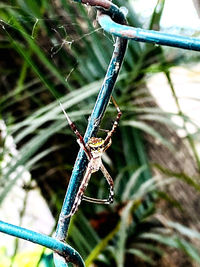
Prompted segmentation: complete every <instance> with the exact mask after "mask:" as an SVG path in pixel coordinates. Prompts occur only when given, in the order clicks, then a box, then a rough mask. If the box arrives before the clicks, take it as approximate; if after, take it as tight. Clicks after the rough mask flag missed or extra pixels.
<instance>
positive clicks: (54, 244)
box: [0, 221, 85, 267]
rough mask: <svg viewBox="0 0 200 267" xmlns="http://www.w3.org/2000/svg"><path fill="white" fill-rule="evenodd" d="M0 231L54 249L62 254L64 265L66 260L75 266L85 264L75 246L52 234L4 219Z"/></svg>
mask: <svg viewBox="0 0 200 267" xmlns="http://www.w3.org/2000/svg"><path fill="white" fill-rule="evenodd" d="M0 232H2V233H5V234H9V235H12V236H15V237H19V238H22V239H25V240H27V241H30V242H33V243H36V244H39V245H41V246H44V247H47V248H50V249H52V250H53V251H54V252H56V253H57V254H59V255H60V256H62V260H64V259H65V262H63V265H62V266H67V263H66V262H72V263H73V264H74V265H75V266H79V267H84V266H85V265H84V262H83V260H82V258H81V256H80V254H79V253H78V252H77V251H76V250H75V249H74V248H72V247H71V246H69V245H67V244H65V243H64V242H61V241H59V240H56V239H54V238H52V237H50V236H47V235H44V234H40V233H37V232H34V231H31V230H28V229H26V228H22V227H19V226H16V225H13V224H9V223H5V222H2V221H0Z"/></svg>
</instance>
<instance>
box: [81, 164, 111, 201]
mask: <svg viewBox="0 0 200 267" xmlns="http://www.w3.org/2000/svg"><path fill="white" fill-rule="evenodd" d="M100 170H101V171H102V173H103V175H104V177H105V178H106V180H107V182H108V184H109V187H110V192H109V196H108V198H107V199H98V198H91V197H88V196H83V197H82V199H83V200H85V201H87V202H91V203H95V204H111V203H113V197H114V182H113V179H112V177H111V176H110V174H109V173H108V171H107V170H106V168H105V167H104V165H103V164H102V165H101V167H100Z"/></svg>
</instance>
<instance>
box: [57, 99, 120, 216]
mask: <svg viewBox="0 0 200 267" xmlns="http://www.w3.org/2000/svg"><path fill="white" fill-rule="evenodd" d="M111 99H112V101H113V103H114V105H115V107H116V109H117V117H116V119H115V121H114V123H113V126H112V129H111V130H106V132H107V136H106V138H105V139H102V138H98V137H91V138H89V140H88V142H87V143H85V142H84V139H83V137H82V136H81V134H80V133H79V131H78V129H77V128H76V126H75V124H74V123H73V122H72V121H71V120H70V118H69V116H68V115H67V113H66V112H65V110H64V108H63V106H62V104H61V103H60V106H61V108H62V110H63V112H64V114H65V117H66V119H67V121H68V123H69V126H70V127H71V129H72V131H73V132H74V133H75V135H76V137H77V142H78V144H79V145H80V147H81V148H82V149H83V150H84V151H85V153H86V156H87V158H88V161H89V162H88V165H87V168H86V171H85V173H84V177H83V180H82V182H81V185H80V187H79V189H78V192H77V195H76V198H75V201H74V204H73V206H72V209H71V211H70V213H69V214H68V215H66V216H65V218H68V217H71V216H72V215H74V213H75V212H76V211H77V209H78V206H79V205H80V203H81V200H85V201H88V202H92V203H96V204H111V203H113V197H114V182H113V179H112V177H111V176H110V174H109V173H108V171H107V170H106V168H105V166H104V165H103V163H102V155H103V153H104V152H105V151H106V150H107V149H108V148H109V147H110V145H111V142H112V141H111V137H112V135H113V133H114V132H115V130H116V128H117V126H118V123H119V120H120V117H121V115H122V113H121V111H120V108H119V106H118V105H117V103H116V102H115V100H114V98H113V97H111ZM99 170H101V172H102V173H103V176H104V177H105V179H106V181H107V183H108V185H109V196H108V198H107V199H96V198H91V197H88V196H85V195H84V192H85V190H86V188H87V186H88V183H89V180H90V177H91V175H92V173H95V172H97V171H99Z"/></svg>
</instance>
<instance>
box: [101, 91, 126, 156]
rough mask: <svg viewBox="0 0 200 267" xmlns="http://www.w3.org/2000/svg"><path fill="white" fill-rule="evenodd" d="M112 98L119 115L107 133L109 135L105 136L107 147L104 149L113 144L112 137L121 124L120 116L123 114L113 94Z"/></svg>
mask: <svg viewBox="0 0 200 267" xmlns="http://www.w3.org/2000/svg"><path fill="white" fill-rule="evenodd" d="M111 99H112V102H113V104H114V105H115V108H116V109H117V117H116V119H115V121H114V123H113V126H112V129H111V130H110V131H109V132H108V133H107V136H106V138H105V141H104V144H105V149H104V151H106V149H107V148H108V147H109V146H110V145H111V143H110V141H111V137H112V135H113V134H114V132H115V131H116V128H117V126H118V124H119V120H120V117H121V115H122V112H121V110H120V108H119V106H118V105H117V103H116V101H115V99H114V98H113V96H111ZM109 143H110V145H109V146H107V145H108V144H109Z"/></svg>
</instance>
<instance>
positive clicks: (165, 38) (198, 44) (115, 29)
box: [98, 14, 200, 51]
mask: <svg viewBox="0 0 200 267" xmlns="http://www.w3.org/2000/svg"><path fill="white" fill-rule="evenodd" d="M98 21H99V24H100V25H101V27H102V28H103V29H104V30H105V31H107V32H109V33H111V34H113V35H115V36H118V37H121V38H126V39H131V40H135V41H139V42H146V43H152V44H155V45H166V46H171V47H178V48H183V49H188V50H194V51H200V38H192V37H187V36H181V35H174V34H168V33H163V32H159V31H152V30H143V29H139V28H134V27H130V26H126V25H121V24H118V23H116V22H114V21H113V20H112V19H111V17H110V16H108V15H106V14H101V15H100V16H99V18H98Z"/></svg>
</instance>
